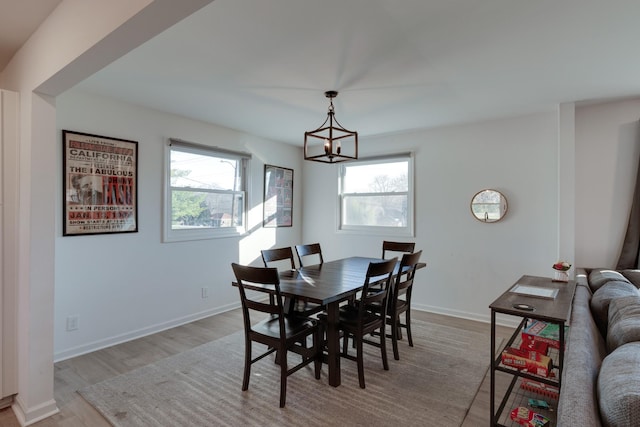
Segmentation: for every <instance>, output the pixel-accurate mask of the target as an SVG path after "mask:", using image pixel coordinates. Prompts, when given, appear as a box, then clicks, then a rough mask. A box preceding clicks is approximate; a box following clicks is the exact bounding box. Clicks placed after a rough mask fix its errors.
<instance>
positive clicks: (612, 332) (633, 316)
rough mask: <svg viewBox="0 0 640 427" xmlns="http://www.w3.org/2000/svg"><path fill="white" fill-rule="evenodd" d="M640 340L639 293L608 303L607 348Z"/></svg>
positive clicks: (611, 348)
mask: <svg viewBox="0 0 640 427" xmlns="http://www.w3.org/2000/svg"><path fill="white" fill-rule="evenodd" d="M634 341H640V295H634V296H630V297H623V298H616V299H614V300H611V303H610V304H609V328H608V329H607V350H608V351H609V352H612V351H614V350H615V349H616V348H618V347H620V346H621V345H623V344H626V343H629V342H634Z"/></svg>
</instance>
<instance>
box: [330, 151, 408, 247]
mask: <svg viewBox="0 0 640 427" xmlns="http://www.w3.org/2000/svg"><path fill="white" fill-rule="evenodd" d="M396 159H397V160H408V169H409V170H408V171H407V173H408V176H407V181H408V183H407V184H408V186H407V193H408V197H407V216H408V217H407V224H408V225H407V227H378V226H368V225H342V171H343V167H345V166H349V164H353V163H359V164H372V163H387V162H390V161H393V160H396ZM413 159H414V156H413V153H398V154H390V155H386V156H376V157H369V158H364V159H361V160H357V161H353V162H349V164H347V163H343V164H341V165H339V167H337V168H336V170H337V172H336V173H337V183H338V186H337V188H338V203H337V213H336V231H337V233H339V234H358V235H376V236H401V237H415V232H414V230H415V225H414V224H415V210H414V205H415V202H414V201H415V192H414V167H413V163H414V161H413Z"/></svg>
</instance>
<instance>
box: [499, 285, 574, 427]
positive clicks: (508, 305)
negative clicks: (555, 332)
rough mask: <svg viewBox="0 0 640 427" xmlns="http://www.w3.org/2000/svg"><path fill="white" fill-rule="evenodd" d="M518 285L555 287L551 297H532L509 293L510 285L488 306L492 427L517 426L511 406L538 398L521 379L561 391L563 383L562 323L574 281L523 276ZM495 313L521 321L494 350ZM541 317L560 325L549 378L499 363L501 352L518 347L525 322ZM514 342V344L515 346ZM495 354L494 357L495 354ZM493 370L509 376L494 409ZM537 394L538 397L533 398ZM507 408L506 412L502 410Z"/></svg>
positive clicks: (563, 323) (540, 318) (563, 348)
mask: <svg viewBox="0 0 640 427" xmlns="http://www.w3.org/2000/svg"><path fill="white" fill-rule="evenodd" d="M517 284H518V285H520V286H521V287H525V288H535V290H557V294H556V295H555V297H554V298H541V297H539V296H531V295H526V294H522V293H515V292H511V289H512V287H513V286H512V287H510V288H509V289H508V290H507V291H506V292H504V293H503V294H502V295H501V296H499V297H498V298H497V299H496V300H495V301H494V302H493V303H491V305H489V308H490V309H491V355H492V356H491V369H490V370H491V396H490V397H491V403H490V406H491V426H498V427H506V426H510V425H517V423H515V422H512V421H511V420H510V418H509V413H510V412H511V410H512V409H514V408H516V407H518V406H524V407H527V406H528V405H527V404H528V399H529V398H536V399H540V398H541V397H540V396H539V395H538V394H537V393H535V392H531V391H527V390H523V389H522V388H521V387H520V384H521V382H522V381H523V380H524V379H529V380H533V381H537V382H538V383H543V384H547V385H551V386H554V387H557V389H558V391H560V387H561V382H562V367H563V362H564V350H565V343H566V340H565V338H566V337H565V325H567V324H568V322H569V317H570V313H571V303H572V300H573V294H574V292H575V287H576V284H575V282H574V281H569V282H567V283H563V282H554V281H552V279H550V278H546V277H536V276H522V277H521V278H520V280H518V282H517ZM496 314H506V315H510V316H517V317H521V318H522V319H521V321H520V324H519V325H518V327H517V328H516V330H515V331H514V332H513V334H512V335H511V337H510V338H509V340H508V341H507V343H506V344H505V345H504V346H503V347H502V348H501V349H500V352H498V353H497V352H496ZM533 320H540V321H544V322H547V323H554V324H557V325H558V328H559V349H553V348H550V354H549V356H550V357H551V359H552V370H551V373H550V375H549V377H543V376H539V375H535V374H531V373H528V372H523V371H521V370H518V369H516V368H512V367H509V366H506V365H503V364H502V358H501V353H502V350H504V349H505V348H507V347H512V346H515V347H519V344H520V337H521V332H522V329H523V328H525V327H526V326H527V325H528V322H530V321H533ZM514 344H515V345H514ZM496 354H497V356H496ZM496 372H504V373H507V374H509V375H512V379H511V382H510V384H509V387H508V388H507V391H506V393H505V394H504V396H503V398H502V399H501V400H500V404H499V406H498V408H497V410H496ZM536 396H537V397H536ZM544 400H547V401H549V400H551V404H552V406H553V405H554V404H555V403H556V402H557V400H556V399H551V398H544ZM505 409H506V412H505ZM529 409H531V410H533V411H534V412H538V413H540V414H542V415H544V416H545V417H547V418H550V419H553V418H554V416H553V415H554V414H553V413H550V411H545V410H542V409H535V408H529Z"/></svg>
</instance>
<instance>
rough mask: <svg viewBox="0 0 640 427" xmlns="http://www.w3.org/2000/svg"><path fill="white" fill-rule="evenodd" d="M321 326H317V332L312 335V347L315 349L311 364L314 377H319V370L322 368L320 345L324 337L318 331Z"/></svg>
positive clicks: (321, 345)
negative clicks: (313, 369)
mask: <svg viewBox="0 0 640 427" xmlns="http://www.w3.org/2000/svg"><path fill="white" fill-rule="evenodd" d="M320 330H321V328H318V332H316V334H314V335H313V349H314V351H315V356H314V361H313V366H314V368H315V374H316V379H317V380H319V379H320V371H321V370H322V347H323V345H324V344H323V341H324V339H323V338H322V337H323V334H322V333H321V332H320Z"/></svg>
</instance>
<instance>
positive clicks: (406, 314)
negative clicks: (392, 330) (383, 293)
mask: <svg viewBox="0 0 640 427" xmlns="http://www.w3.org/2000/svg"><path fill="white" fill-rule="evenodd" d="M410 313H411V310H407V311H405V312H404V320H405V323H406V328H407V339H408V340H409V347H413V339H412V338H411V314H410Z"/></svg>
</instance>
